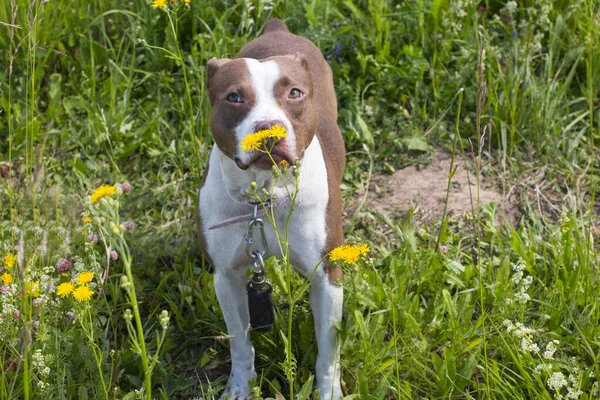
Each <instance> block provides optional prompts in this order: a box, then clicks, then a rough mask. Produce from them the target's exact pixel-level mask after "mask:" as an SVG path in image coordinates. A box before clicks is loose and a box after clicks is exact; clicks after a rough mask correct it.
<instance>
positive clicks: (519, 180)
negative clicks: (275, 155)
mask: <svg viewBox="0 0 600 400" xmlns="http://www.w3.org/2000/svg"><path fill="white" fill-rule="evenodd" d="M42 3H43V2H42V1H40V0H34V1H33V2H31V3H30V2H26V1H24V0H12V1H8V0H7V1H4V2H2V4H1V5H0V96H1V97H0V180H1V182H2V184H1V186H0V257H1V258H0V266H1V267H6V265H5V262H4V256H5V254H6V253H11V254H16V255H19V256H20V257H21V259H20V261H19V262H18V263H17V266H16V267H13V269H10V270H8V269H5V270H3V271H2V272H0V275H2V274H4V273H11V276H12V277H13V280H14V282H13V284H12V285H11V289H10V291H8V292H7V293H0V305H1V306H2V307H1V308H0V398H3V399H4V398H7V399H12V398H25V399H30V398H31V399H33V398H36V399H37V398H39V399H47V398H64V397H65V396H66V397H67V398H79V399H86V398H93V399H95V398H135V397H136V396H141V395H142V392H140V391H141V390H142V388H146V389H144V390H146V392H144V393H143V395H144V396H150V395H151V396H152V397H153V398H194V397H198V398H211V397H212V396H218V394H219V392H220V390H221V389H222V388H223V386H224V384H225V382H226V378H227V374H228V368H229V361H228V359H227V358H228V343H227V340H226V337H225V336H224V335H226V329H225V324H224V321H223V318H222V315H221V311H220V308H219V306H218V304H217V302H216V296H215V294H214V288H213V285H212V279H213V278H212V275H211V273H210V271H208V270H207V268H206V266H205V265H203V263H202V261H201V260H200V259H199V258H198V251H199V249H198V245H197V242H196V233H195V225H194V222H193V214H194V211H195V201H196V191H197V189H198V187H199V184H200V178H201V174H202V171H203V168H204V165H205V163H206V160H207V155H208V152H209V150H210V147H211V143H212V142H211V141H212V139H211V136H210V132H209V130H208V122H209V119H208V117H209V113H210V110H209V105H208V102H207V98H206V93H205V87H204V80H205V78H204V71H205V66H206V62H207V61H208V60H209V59H210V58H212V57H226V56H229V57H231V56H234V55H235V53H236V52H237V51H238V50H239V49H240V48H241V47H242V46H243V45H244V44H245V43H246V42H248V41H249V40H251V39H252V38H254V37H256V36H257V35H258V34H260V32H261V29H262V26H263V24H264V23H265V22H266V21H267V20H268V19H269V18H271V17H279V18H282V19H284V20H285V21H286V22H287V24H288V27H289V28H290V29H291V30H292V31H293V32H295V33H297V34H299V35H302V36H305V37H307V38H309V39H311V40H313V41H314V42H315V43H316V44H317V45H318V46H319V47H320V48H321V50H322V51H323V54H324V55H325V56H326V57H327V58H328V60H330V61H331V67H332V69H333V72H334V80H335V86H336V91H337V94H338V103H339V111H340V118H339V121H338V122H339V125H340V128H341V130H342V132H343V134H344V137H345V142H346V146H347V150H348V166H347V169H346V174H345V180H344V183H343V196H344V198H345V200H346V203H347V204H348V209H350V208H353V207H352V205H353V203H354V201H355V200H354V199H356V198H357V196H358V194H359V193H362V191H363V190H364V189H365V188H368V187H369V183H370V179H371V177H372V174H374V173H389V172H392V171H394V170H396V169H398V168H401V167H403V166H406V165H408V164H409V163H414V162H427V160H428V157H429V155H430V154H431V152H432V150H433V149H434V148H436V147H442V148H446V149H449V150H451V151H452V152H453V153H455V154H456V155H457V156H459V155H462V154H466V155H467V157H468V159H469V160H472V168H473V169H472V171H471V172H472V174H471V176H472V177H474V176H477V174H474V172H475V171H481V173H482V174H483V175H485V176H486V179H493V180H494V181H495V182H496V183H497V185H498V186H499V187H501V188H502V189H503V191H504V193H507V194H508V193H511V196H512V197H513V198H514V199H515V200H516V201H518V202H519V204H520V206H521V207H520V209H521V212H520V214H519V223H518V224H517V226H511V225H509V224H497V223H495V222H494V221H495V219H494V216H495V215H496V214H498V213H499V211H498V210H497V209H496V207H495V206H494V205H489V206H486V207H485V208H483V209H482V210H473V212H472V214H470V215H469V216H468V217H467V218H466V219H464V220H453V219H450V218H443V219H441V220H439V221H434V222H431V223H429V224H421V223H419V224H417V223H415V222H414V221H413V219H412V214H411V213H409V214H408V215H406V216H404V217H403V218H402V219H394V220H392V219H390V218H388V217H387V216H383V215H381V214H379V213H377V212H374V211H369V207H368V203H367V204H365V205H364V206H362V207H359V208H358V209H357V210H358V211H356V212H355V213H354V214H353V215H352V216H351V219H350V221H351V223H348V224H347V225H346V226H345V227H344V228H345V232H346V236H347V239H348V241H350V242H364V243H368V244H369V245H370V246H371V249H372V251H371V253H370V258H369V260H368V261H366V262H364V263H362V264H361V265H359V266H357V267H356V268H347V269H346V271H345V278H344V288H345V303H344V310H345V311H344V319H343V322H342V325H341V327H340V345H341V351H342V360H341V362H342V373H343V377H342V380H343V387H344V390H345V393H346V394H347V395H350V396H354V397H351V398H360V399H370V398H372V399H384V398H398V399H400V398H403V399H404V398H406V399H412V398H432V399H433V398H473V399H474V398H477V399H481V398H485V399H488V398H490V399H517V398H523V399H531V398H535V399H546V398H547V399H551V398H560V397H559V395H558V394H559V393H560V394H561V395H562V396H563V397H566V396H567V394H568V390H569V389H570V390H571V391H578V390H580V391H581V394H578V396H575V395H573V397H572V398H580V399H593V398H600V394H599V392H598V390H599V389H598V377H599V376H600V368H599V367H598V365H599V362H598V361H599V360H598V358H599V356H600V309H599V305H600V298H599V296H598V291H597V288H598V287H599V285H600V274H599V271H598V265H600V263H599V262H600V259H599V255H598V244H597V242H598V237H599V232H598V203H597V200H596V198H595V197H596V193H595V192H596V190H595V188H596V186H597V175H598V169H599V168H600V157H599V154H600V152H599V151H598V143H600V137H599V136H600V116H599V111H598V91H599V88H600V86H599V84H598V82H599V81H600V76H598V75H599V74H600V51H599V49H598V43H600V28H599V27H600V23H599V15H600V14H599V13H600V3H598V1H597V0H577V1H572V2H569V1H550V0H547V1H541V2H540V1H530V0H525V1H520V2H519V3H518V4H517V3H515V2H508V3H505V2H496V1H482V2H474V1H471V0H463V1H460V2H459V1H442V0H432V1H424V0H421V1H406V2H401V3H400V4H399V5H396V3H397V2H391V1H383V0H372V1H352V0H346V1H341V0H340V1H331V2H329V1H317V0H312V1H309V0H304V1H301V2H284V1H269V2H267V1H238V2H221V1H200V0H192V1H191V3H190V7H189V8H187V7H185V6H180V7H179V8H177V9H176V10H174V11H172V12H170V13H167V12H165V11H161V10H157V9H153V8H152V7H151V6H150V4H149V3H148V2H146V1H142V0H133V1H131V2H123V1H115V0H107V1H97V0H93V1H89V2H72V1H66V0H62V1H59V0H52V1H50V2H47V3H45V4H42ZM480 58H481V61H480ZM478 71H479V72H478ZM474 181H475V178H474ZM118 182H130V183H131V185H132V187H133V189H132V191H131V192H130V193H127V194H124V195H122V196H119V197H118V198H115V201H117V202H119V207H118V208H115V207H116V205H115V204H113V205H107V206H102V207H106V208H102V211H101V212H100V211H98V212H99V213H100V214H102V213H106V215H104V216H103V215H100V214H99V215H92V214H93V213H94V212H96V211H94V210H95V209H94V208H93V207H91V206H90V205H89V203H87V202H88V200H87V199H88V195H89V193H90V192H91V191H92V190H93V189H94V188H96V187H98V186H99V185H102V184H114V183H118ZM474 183H475V182H474ZM448 188H449V189H450V188H451V185H448ZM476 193H477V190H474V194H475V195H476ZM109 206H110V207H109ZM111 210H112V211H111ZM115 210H118V215H116V214H115ZM82 213H87V214H85V216H90V217H94V218H95V219H94V218H93V219H94V220H93V221H92V222H91V223H84V222H82V216H81V214H82ZM111 213H112V214H111ZM102 218H103V219H102ZM119 218H120V219H119ZM125 220H132V221H134V222H135V229H133V230H132V231H126V232H124V231H121V228H119V225H120V222H119V221H125ZM111 221H112V222H114V223H115V224H116V225H115V226H111V225H110V222H111ZM11 227H17V228H18V229H19V230H18V231H14V230H11V229H10V228H11ZM36 227H39V228H36ZM34 228H35V229H34ZM21 232H22V233H23V236H22V239H21ZM89 234H96V235H98V236H99V241H98V242H97V243H95V244H89V243H88V244H86V243H87V238H88V235H89ZM15 246H16V248H15ZM111 246H115V247H116V248H117V249H120V253H121V254H120V257H119V259H117V260H111V259H110V247H111ZM119 246H120V247H119ZM107 249H108V251H107ZM125 249H128V251H130V252H131V255H130V256H131V257H130V258H129V257H128V256H127V255H126V253H127V251H126V250H125ZM62 259H67V260H69V261H70V262H71V263H72V269H71V270H70V271H69V273H68V274H69V276H61V275H60V274H58V273H56V271H54V272H53V271H51V270H48V269H46V270H44V268H45V267H47V266H53V267H56V266H57V264H58V263H59V261H60V260H62ZM129 261H130V262H131V266H130V268H131V271H130V272H128V271H129V266H128V263H129ZM267 268H268V273H269V276H270V277H272V278H271V279H272V281H273V282H274V285H275V294H274V296H275V300H276V303H277V304H278V311H277V325H276V326H275V328H274V329H273V331H272V332H271V333H269V334H264V335H261V334H253V342H254V344H255V347H256V354H257V358H256V367H257V372H258V373H259V378H258V380H257V387H258V389H257V393H258V394H257V396H261V395H262V396H263V397H264V398H267V397H275V395H276V394H282V395H284V396H287V395H288V393H290V387H289V381H290V380H289V379H288V378H287V377H286V373H288V376H289V362H287V363H286V360H287V359H288V358H286V357H288V356H290V354H287V355H286V353H285V352H282V351H281V349H282V348H286V343H285V340H286V339H284V336H282V335H281V334H280V331H282V332H287V330H288V322H289V314H288V310H289V308H287V307H288V306H289V305H288V304H286V303H287V302H288V299H289V297H288V295H287V294H286V290H287V289H286V288H287V287H288V286H287V285H288V284H287V278H286V277H285V271H284V270H282V264H281V261H278V260H274V259H271V260H269V262H268V265H267ZM523 268H524V269H523ZM84 270H85V271H94V272H95V277H94V281H93V283H92V285H91V288H92V289H93V290H94V292H95V294H94V297H93V299H92V300H90V301H88V302H82V303H80V302H77V301H76V300H74V299H73V298H72V297H70V298H67V299H66V300H61V301H56V299H57V296H56V294H55V293H54V292H53V285H56V284H59V283H61V282H65V281H66V280H69V279H73V278H75V277H76V275H77V273H76V272H75V271H77V272H79V271H84ZM105 271H107V272H106V273H107V275H106V279H105V280H104V279H103V274H104V273H105ZM124 274H126V275H129V276H130V278H131V279H130V280H129V281H128V282H129V283H131V284H132V285H133V288H134V289H135V291H134V292H133V297H132V291H131V286H127V282H125V285H123V286H124V287H122V286H121V284H122V282H121V277H122V276H123V275H124ZM27 280H33V281H35V280H40V282H41V283H40V294H41V296H40V297H38V298H35V301H34V296H33V295H32V293H29V294H28V293H27V289H26V285H25V284H24V282H25V281H27ZM131 280H132V281H133V282H131ZM51 282H53V284H50V283H51ZM302 284H303V281H302V280H301V279H300V277H299V276H297V275H294V277H293V282H292V285H291V286H292V288H296V290H297V289H298V288H301V287H302ZM40 299H41V300H40ZM136 304H137V305H139V314H140V315H141V319H140V320H139V322H140V324H139V325H136V322H137V315H135V314H136V313H135V308H136V306H135V305H136ZM127 309H132V310H133V311H132V312H131V314H130V313H129V312H128V311H127ZM162 310H167V311H168V316H169V326H168V328H167V329H166V330H164V329H163V326H166V325H165V323H166V320H165V314H164V313H163V314H161V311H162ZM15 311H19V317H18V318H16V317H15V316H14V313H15ZM292 311H293V318H292V324H291V325H292V331H291V332H292V334H291V338H292V340H291V343H289V347H290V348H291V349H292V352H293V354H291V356H293V358H294V359H295V360H296V364H297V365H296V367H295V368H296V369H295V379H294V381H293V382H294V387H293V388H291V390H292V392H295V393H296V394H297V396H298V398H302V399H304V398H309V396H310V389H311V388H310V387H309V386H308V385H307V386H305V387H304V386H303V385H304V384H305V382H310V377H311V375H312V374H313V373H314V370H313V366H314V361H315V358H316V343H315V339H314V328H313V323H312V316H311V314H310V307H309V305H308V301H307V298H306V296H304V297H302V299H300V300H299V301H298V302H297V303H295V304H293V310H292ZM68 312H72V313H73V314H67V313H68ZM73 316H75V317H76V318H75V319H73ZM124 317H125V319H124ZM134 318H135V320H134ZM132 321H133V322H132ZM518 324H522V325H518ZM142 337H143V338H144V340H142ZM554 340H557V341H558V344H556V345H555V347H556V351H555V352H554V353H553V355H552V358H553V359H552V360H551V359H550V358H549V357H545V356H544V353H545V352H546V351H547V350H548V351H550V350H551V347H552V345H550V346H551V347H549V348H548V349H547V347H546V346H548V345H549V344H550V343H553V342H552V341H554ZM140 343H143V346H141V345H140ZM535 346H537V348H538V349H539V350H536V347H535ZM550 352H551V351H550ZM548 354H549V353H548ZM154 360H156V361H157V363H155V361H154ZM44 366H46V367H48V368H49V371H48V370H46V369H45V367H44ZM149 373H151V375H152V379H151V382H148V379H145V376H147V375H148V374H149ZM559 373H561V374H563V375H564V379H565V380H566V382H567V385H568V388H567V387H561V388H560V389H559V390H558V391H557V390H556V389H553V386H552V385H551V383H549V381H550V379H551V378H552V377H553V376H554V378H553V379H554V381H556V382H559V381H560V379H559V378H560V375H558V374H559ZM145 374H146V375H145ZM550 382H552V381H550ZM554 387H555V386H554ZM147 388H150V390H151V393H148V390H147ZM136 391H138V392H137V393H136Z"/></svg>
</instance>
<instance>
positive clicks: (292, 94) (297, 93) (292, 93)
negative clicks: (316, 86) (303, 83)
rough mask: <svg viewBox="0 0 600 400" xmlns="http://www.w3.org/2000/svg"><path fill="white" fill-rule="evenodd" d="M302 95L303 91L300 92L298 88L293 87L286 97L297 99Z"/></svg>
mask: <svg viewBox="0 0 600 400" xmlns="http://www.w3.org/2000/svg"><path fill="white" fill-rule="evenodd" d="M302 96H304V93H302V91H300V89H296V88H293V89H292V90H290V94H289V96H288V97H289V98H290V99H299V98H300V97H302Z"/></svg>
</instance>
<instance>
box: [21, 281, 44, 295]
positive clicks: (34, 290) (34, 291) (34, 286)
mask: <svg viewBox="0 0 600 400" xmlns="http://www.w3.org/2000/svg"><path fill="white" fill-rule="evenodd" d="M25 291H26V292H27V294H30V295H32V296H33V297H40V294H41V292H42V288H41V286H40V281H27V282H25Z"/></svg>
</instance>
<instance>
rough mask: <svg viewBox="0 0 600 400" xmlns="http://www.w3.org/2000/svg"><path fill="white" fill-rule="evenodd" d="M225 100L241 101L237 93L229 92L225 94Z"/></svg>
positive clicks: (231, 101)
mask: <svg viewBox="0 0 600 400" xmlns="http://www.w3.org/2000/svg"><path fill="white" fill-rule="evenodd" d="M227 101H228V102H230V103H243V101H242V98H241V97H240V95H239V94H237V93H229V94H228V95H227Z"/></svg>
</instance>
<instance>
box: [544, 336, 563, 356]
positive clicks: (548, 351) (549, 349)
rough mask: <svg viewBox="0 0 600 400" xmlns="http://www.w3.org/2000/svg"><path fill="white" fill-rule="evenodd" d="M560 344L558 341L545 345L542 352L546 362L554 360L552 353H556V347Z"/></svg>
mask: <svg viewBox="0 0 600 400" xmlns="http://www.w3.org/2000/svg"><path fill="white" fill-rule="evenodd" d="M559 343H560V342H559V341H558V340H552V341H551V342H550V343H548V344H547V345H546V351H544V358H545V359H546V360H554V353H556V345H557V344H559Z"/></svg>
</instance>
